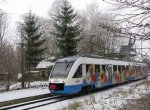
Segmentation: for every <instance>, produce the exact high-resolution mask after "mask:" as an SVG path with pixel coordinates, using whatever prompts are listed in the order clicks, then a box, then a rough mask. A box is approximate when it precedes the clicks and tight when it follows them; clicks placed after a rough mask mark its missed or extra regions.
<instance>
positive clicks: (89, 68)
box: [86, 64, 94, 75]
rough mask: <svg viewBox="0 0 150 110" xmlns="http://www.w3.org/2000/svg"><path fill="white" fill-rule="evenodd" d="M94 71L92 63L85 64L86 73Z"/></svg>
mask: <svg viewBox="0 0 150 110" xmlns="http://www.w3.org/2000/svg"><path fill="white" fill-rule="evenodd" d="M93 72H94V67H93V64H89V65H86V74H87V75H91V74H93Z"/></svg>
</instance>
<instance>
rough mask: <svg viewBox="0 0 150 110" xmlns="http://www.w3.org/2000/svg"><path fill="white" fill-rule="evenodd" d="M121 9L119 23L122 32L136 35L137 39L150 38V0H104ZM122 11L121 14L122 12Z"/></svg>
mask: <svg viewBox="0 0 150 110" xmlns="http://www.w3.org/2000/svg"><path fill="white" fill-rule="evenodd" d="M104 1H105V2H108V3H110V4H112V5H115V6H116V7H117V8H116V9H115V11H116V10H119V12H118V13H119V14H118V13H117V15H118V19H117V20H116V21H117V23H118V24H122V26H121V27H122V29H123V31H122V33H124V34H128V35H132V36H136V39H143V40H149V39H150V1H149V0H111V1H109V0H104ZM120 13H121V14H120Z"/></svg>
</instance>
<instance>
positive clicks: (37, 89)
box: [0, 81, 50, 102]
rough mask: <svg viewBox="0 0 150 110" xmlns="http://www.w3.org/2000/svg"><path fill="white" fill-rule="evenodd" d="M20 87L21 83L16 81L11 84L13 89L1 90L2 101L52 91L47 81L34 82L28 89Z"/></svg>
mask: <svg viewBox="0 0 150 110" xmlns="http://www.w3.org/2000/svg"><path fill="white" fill-rule="evenodd" d="M20 88H21V84H20V83H15V84H12V85H11V87H10V90H11V91H7V92H0V102H3V101H8V100H13V99H18V98H25V97H30V96H35V95H42V94H47V93H50V92H49V89H48V82H47V81H38V82H32V83H31V88H28V89H20ZM17 89H18V90H17Z"/></svg>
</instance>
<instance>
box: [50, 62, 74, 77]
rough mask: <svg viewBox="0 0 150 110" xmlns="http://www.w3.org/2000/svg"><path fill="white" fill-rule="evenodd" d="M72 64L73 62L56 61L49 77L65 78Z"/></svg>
mask: <svg viewBox="0 0 150 110" xmlns="http://www.w3.org/2000/svg"><path fill="white" fill-rule="evenodd" d="M72 65H73V62H57V63H56V64H55V66H54V69H53V71H52V73H51V76H50V77H51V78H66V77H67V76H68V73H69V71H70V69H71V67H72Z"/></svg>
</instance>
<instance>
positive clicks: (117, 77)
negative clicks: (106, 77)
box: [113, 65, 120, 84]
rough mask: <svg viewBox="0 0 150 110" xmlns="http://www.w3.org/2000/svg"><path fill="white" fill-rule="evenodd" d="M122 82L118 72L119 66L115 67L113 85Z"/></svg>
mask: <svg viewBox="0 0 150 110" xmlns="http://www.w3.org/2000/svg"><path fill="white" fill-rule="evenodd" d="M119 82H120V74H119V72H118V71H117V65H113V84H115V83H119Z"/></svg>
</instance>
